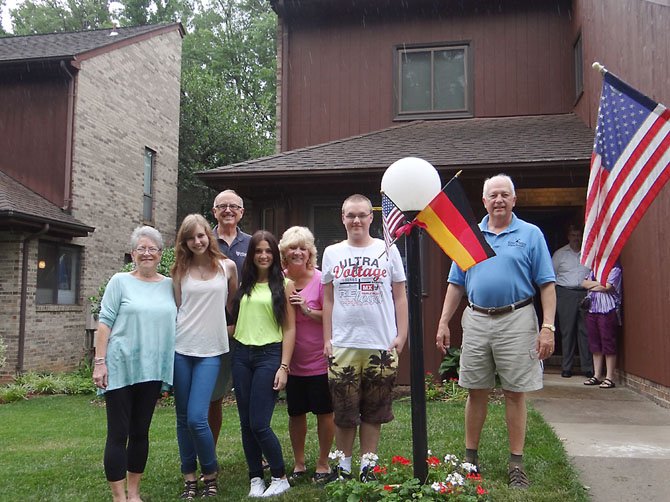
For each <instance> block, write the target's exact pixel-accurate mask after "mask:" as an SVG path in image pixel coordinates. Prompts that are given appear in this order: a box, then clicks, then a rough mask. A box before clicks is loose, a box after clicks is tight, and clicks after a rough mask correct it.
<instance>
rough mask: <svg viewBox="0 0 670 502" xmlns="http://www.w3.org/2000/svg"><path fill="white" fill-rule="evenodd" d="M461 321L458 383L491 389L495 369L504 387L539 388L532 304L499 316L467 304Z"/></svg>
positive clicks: (529, 389) (540, 377)
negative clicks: (461, 345)
mask: <svg viewBox="0 0 670 502" xmlns="http://www.w3.org/2000/svg"><path fill="white" fill-rule="evenodd" d="M461 322H462V325H463V347H462V352H461V368H460V372H459V379H458V384H459V385H460V386H461V387H465V388H467V389H490V388H492V387H494V386H495V374H496V373H498V376H499V377H500V382H501V383H502V388H503V389H505V390H509V391H512V392H530V391H533V390H538V389H541V388H542V362H541V361H540V360H539V359H538V356H537V350H536V347H537V345H536V344H537V338H538V334H539V333H538V325H537V315H536V314H535V309H534V308H533V305H532V304H531V305H528V306H526V307H523V308H520V309H518V310H515V311H513V312H510V313H508V314H502V315H498V316H490V315H488V314H484V313H482V312H476V311H475V310H473V309H471V308H469V307H468V308H466V309H465V311H464V312H463V318H462V320H461Z"/></svg>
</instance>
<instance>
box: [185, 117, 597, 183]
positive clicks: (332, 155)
mask: <svg viewBox="0 0 670 502" xmlns="http://www.w3.org/2000/svg"><path fill="white" fill-rule="evenodd" d="M592 147H593V131H592V130H591V129H589V128H588V127H587V126H586V125H585V124H584V123H583V122H582V121H581V120H580V119H579V118H578V117H577V116H576V115H574V114H572V113H570V114H563V115H536V116H523V117H503V118H474V119H459V120H434V121H415V122H409V123H406V124H402V125H398V126H394V127H389V128H388V129H382V130H379V131H374V132H371V133H367V134H362V135H359V136H354V137H350V138H345V139H340V140H336V141H331V142H328V143H323V144H320V145H315V146H309V147H306V148H301V149H297V150H291V151H287V152H283V153H279V154H277V155H272V156H269V157H263V158H260V159H255V160H249V161H246V162H239V163H237V164H232V165H228V166H222V167H218V168H215V169H211V170H209V171H203V172H200V173H198V176H199V177H200V178H202V179H203V180H205V181H209V180H212V181H214V180H226V179H240V178H244V177H254V178H259V177H275V176H280V175H282V176H291V175H304V173H305V171H309V173H310V176H313V175H319V174H323V175H327V174H329V173H330V174H337V175H345V174H347V173H364V172H383V171H384V170H385V169H386V168H387V167H388V166H389V165H391V164H392V163H393V162H395V161H396V160H398V159H400V158H402V157H410V156H415V157H420V158H422V159H425V160H427V161H428V162H430V163H431V164H433V166H435V167H436V168H438V169H439V168H444V169H448V168H458V169H464V170H468V169H476V168H487V167H488V168H493V167H498V166H504V167H533V166H537V167H548V166H562V167H565V166H570V165H581V166H583V165H588V163H589V160H590V158H591V151H592Z"/></svg>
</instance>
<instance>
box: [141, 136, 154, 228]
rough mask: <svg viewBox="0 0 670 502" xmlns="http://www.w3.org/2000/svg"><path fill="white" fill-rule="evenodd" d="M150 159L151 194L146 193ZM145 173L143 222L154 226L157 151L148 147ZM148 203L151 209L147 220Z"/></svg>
mask: <svg viewBox="0 0 670 502" xmlns="http://www.w3.org/2000/svg"><path fill="white" fill-rule="evenodd" d="M148 157H149V158H150V161H151V165H150V169H151V172H150V178H149V183H150V186H149V193H147V191H146V185H147V172H146V169H147V158H148ZM142 167H143V171H142V222H144V223H149V224H151V225H153V223H154V214H155V207H154V205H155V199H154V195H155V192H156V186H155V185H156V150H154V149H152V148H149V147H148V146H145V147H144V157H143V164H142ZM147 202H148V208H149V213H150V214H149V217H148V218H147V212H146V209H147Z"/></svg>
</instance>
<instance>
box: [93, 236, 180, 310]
mask: <svg viewBox="0 0 670 502" xmlns="http://www.w3.org/2000/svg"><path fill="white" fill-rule="evenodd" d="M173 264H174V248H165V249H163V253H162V254H161V261H160V263H159V264H158V268H157V271H158V273H159V274H162V275H164V276H166V277H170V270H171V269H172V265H173ZM133 267H134V265H133V263H126V264H125V265H124V266H123V267H122V268H121V270H119V272H130V271H131V270H132V269H133ZM108 282H109V279H107V280H106V281H105V282H104V284H101V285H100V286H99V287H98V292H97V293H96V294H95V295H93V296H89V297H88V301H89V303H90V304H91V314H93V315H94V316H97V315H98V314H100V302H101V301H102V296H103V295H104V294H105V288H106V287H107V283H108Z"/></svg>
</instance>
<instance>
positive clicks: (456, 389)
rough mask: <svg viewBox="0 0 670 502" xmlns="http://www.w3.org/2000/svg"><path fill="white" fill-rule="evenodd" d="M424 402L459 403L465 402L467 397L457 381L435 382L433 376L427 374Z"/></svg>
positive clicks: (466, 393)
mask: <svg viewBox="0 0 670 502" xmlns="http://www.w3.org/2000/svg"><path fill="white" fill-rule="evenodd" d="M425 387H426V401H459V402H465V400H466V399H467V397H468V391H467V389H464V388H463V387H460V386H459V385H458V380H456V379H453V378H452V379H449V380H442V381H441V382H436V381H435V378H434V376H433V374H432V373H431V372H427V373H426V376H425Z"/></svg>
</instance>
